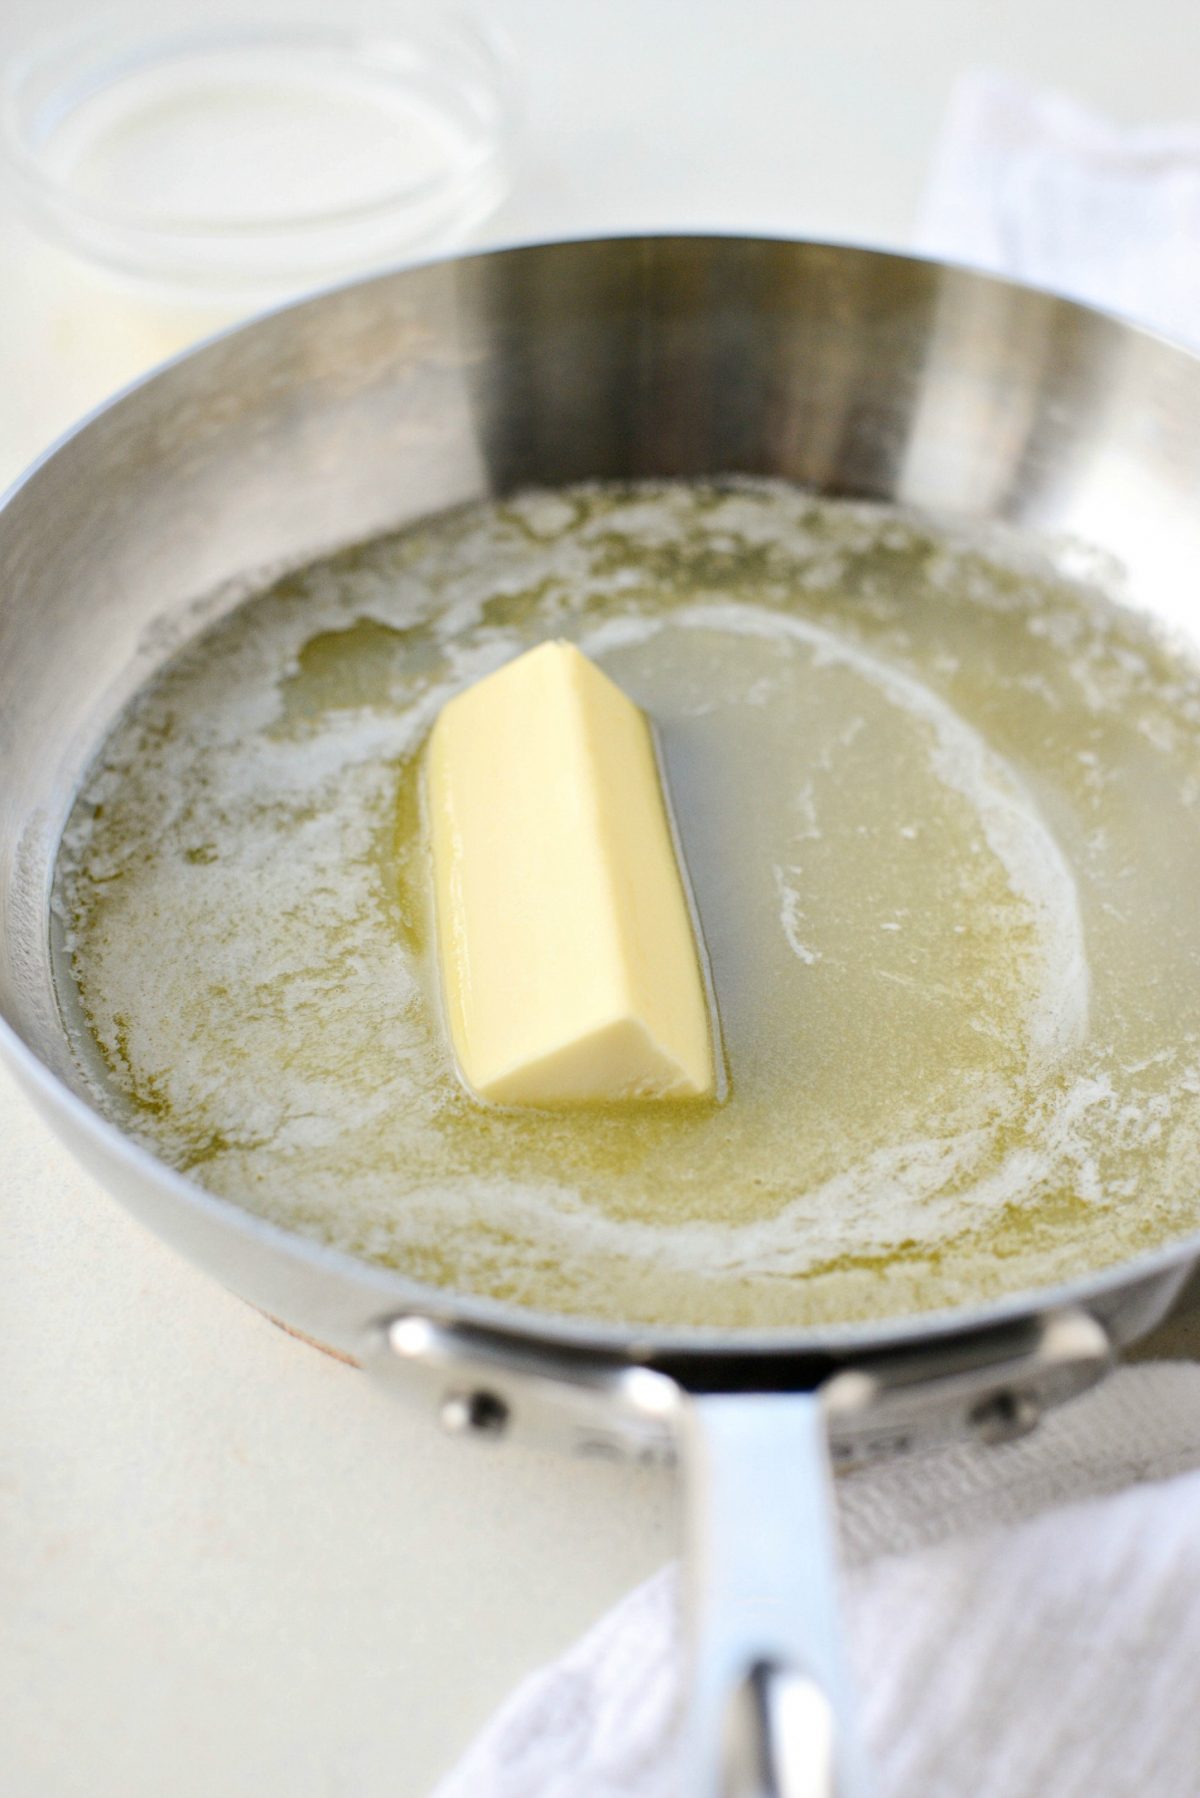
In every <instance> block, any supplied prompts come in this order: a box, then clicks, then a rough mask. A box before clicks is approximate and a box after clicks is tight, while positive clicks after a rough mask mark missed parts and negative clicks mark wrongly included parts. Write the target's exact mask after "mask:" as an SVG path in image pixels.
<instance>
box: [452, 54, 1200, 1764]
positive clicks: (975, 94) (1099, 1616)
mask: <svg viewBox="0 0 1200 1798" xmlns="http://www.w3.org/2000/svg"><path fill="white" fill-rule="evenodd" d="M918 247H919V248H921V249H923V250H926V251H928V252H930V253H932V254H937V255H941V256H947V257H951V258H954V259H956V260H959V261H964V262H970V263H974V264H976V265H978V266H982V267H985V268H988V269H992V270H995V271H997V272H1000V273H1008V274H1012V275H1015V276H1017V277H1019V278H1020V279H1023V280H1027V281H1033V282H1036V283H1040V284H1042V285H1044V286H1047V287H1050V288H1053V289H1055V290H1056V291H1058V292H1062V293H1066V294H1069V295H1071V296H1072V297H1077V298H1081V299H1085V300H1090V301H1093V302H1097V303H1099V304H1102V305H1103V304H1106V305H1109V306H1111V307H1113V308H1115V309H1116V310H1118V311H1121V312H1124V313H1126V314H1128V315H1129V316H1131V317H1134V318H1137V319H1138V320H1140V321H1141V322H1144V323H1147V324H1151V325H1154V326H1157V327H1159V328H1161V329H1163V330H1165V331H1167V332H1168V333H1170V334H1173V335H1176V336H1179V337H1191V338H1192V340H1193V341H1196V342H1200V131H1195V130H1192V129H1190V128H1183V127H1181V128H1177V129H1168V130H1154V131H1129V132H1120V131H1116V130H1114V129H1112V128H1111V127H1110V126H1108V125H1107V124H1105V123H1104V122H1103V121H1102V120H1099V119H1096V118H1094V117H1092V116H1091V115H1090V114H1088V113H1086V112H1085V111H1083V109H1082V108H1080V107H1079V106H1077V105H1075V104H1074V102H1072V101H1070V100H1068V99H1065V98H1061V97H1058V96H1039V95H1033V94H1030V93H1027V92H1026V91H1024V90H1023V89H1021V88H1019V87H1018V86H1016V85H1015V84H1013V83H1011V82H1008V81H1003V80H1000V79H998V78H996V77H992V76H985V75H978V76H971V77H969V78H967V79H966V80H964V81H963V82H961V83H960V84H959V87H958V89H957V90H956V93H955V95H954V98H953V102H952V105H951V109H950V113H949V118H948V121H947V126H946V130H945V133H944V136H943V139H942V142H941V144H940V146H939V149H938V152H937V156H936V161H935V167H934V173H933V177H932V180H931V183H930V187H929V191H928V195H927V199H926V203H925V206H924V209H923V212H922V216H921V220H920V224H919V231H918ZM1197 1468H1200V1368H1193V1367H1191V1366H1189V1365H1184V1364H1177V1363H1163V1364H1160V1365H1157V1366H1147V1367H1136V1368H1128V1369H1126V1370H1123V1371H1122V1372H1121V1373H1119V1374H1117V1375H1116V1376H1115V1377H1114V1378H1113V1379H1111V1380H1110V1381H1109V1382H1108V1383H1107V1384H1106V1385H1105V1386H1104V1387H1103V1388H1101V1389H1100V1390H1099V1391H1098V1392H1096V1393H1094V1394H1091V1395H1089V1396H1088V1397H1087V1398H1085V1399H1082V1400H1080V1401H1079V1402H1078V1403H1077V1404H1075V1405H1072V1406H1069V1407H1068V1408H1067V1409H1066V1410H1064V1411H1062V1412H1060V1413H1058V1414H1056V1415H1055V1416H1053V1417H1051V1418H1049V1419H1048V1420H1047V1421H1046V1423H1045V1424H1043V1426H1042V1428H1041V1429H1040V1430H1039V1431H1038V1433H1037V1434H1036V1435H1035V1436H1033V1437H1031V1438H1029V1439H1027V1440H1026V1441H1023V1442H1019V1443H1014V1444H1012V1445H1011V1446H1009V1447H1007V1448H1000V1449H990V1450H989V1449H983V1448H978V1447H960V1448H956V1449H951V1450H947V1451H944V1452H941V1453H938V1454H930V1455H925V1456H922V1457H919V1458H916V1459H913V1460H911V1461H908V1462H900V1463H897V1464H895V1465H892V1466H883V1467H879V1468H873V1469H869V1470H867V1471H866V1472H864V1473H861V1474H858V1475H854V1476H852V1477H850V1478H848V1479H845V1480H842V1481H839V1482H838V1487H839V1490H838V1500H839V1527H840V1533H841V1539H842V1552H843V1558H844V1561H845V1564H846V1578H845V1595H846V1606H847V1615H848V1628H849V1636H850V1643H851V1652H852V1657H853V1661H854V1665H855V1669H856V1673H857V1680H858V1689H859V1694H860V1704H861V1713H862V1723H863V1728H864V1731H865V1733H866V1736H867V1740H868V1743H869V1746H870V1749H871V1752H872V1754H873V1757H874V1760H875V1765H876V1770H877V1778H878V1787H879V1792H880V1798H1047V1794H1051V1793H1053V1794H1054V1798H1197V1794H1200V1673H1198V1672H1197V1669H1198V1668H1200V1472H1197V1471H1193V1470H1195V1469H1197ZM676 1588H677V1578H676V1573H675V1570H674V1568H667V1569H664V1570H663V1572H662V1573H661V1574H659V1575H658V1576H656V1578H654V1579H652V1580H651V1581H649V1582H648V1583H647V1584H646V1585H644V1586H642V1587H640V1588H639V1589H638V1590H637V1591H636V1592H634V1593H632V1594H631V1595H630V1596H629V1597H628V1598H627V1599H625V1600H624V1601H623V1602H622V1603H621V1604H620V1605H619V1606H618V1607H617V1608H616V1610H614V1611H613V1612H612V1613H611V1614H610V1615H609V1616H608V1617H606V1618H605V1619H604V1620H603V1621H602V1622H601V1623H600V1624H598V1625H597V1626H596V1627H595V1628H594V1629H593V1630H592V1631H591V1632H590V1633H589V1634H588V1635H587V1636H585V1637H584V1638H583V1640H582V1641H581V1642H579V1643H578V1644H577V1645H576V1646H575V1647H574V1648H573V1649H571V1651H570V1652H569V1653H568V1654H566V1655H564V1656H563V1657H562V1659H561V1660H559V1661H558V1662H556V1663H555V1664H554V1665H553V1666H551V1667H549V1668H547V1669H545V1670H544V1671H542V1672H541V1673H538V1674H535V1675H534V1676H532V1677H531V1678H530V1679H528V1680H527V1681H526V1682H525V1683H524V1684H523V1685H522V1686H521V1687H520V1688H519V1689H518V1691H517V1692H516V1693H515V1694H514V1695H513V1697H512V1698H511V1699H510V1700H509V1701H508V1703H507V1704H506V1705H505V1706H504V1708H503V1709H502V1710H501V1712H500V1713H499V1715H498V1716H497V1717H496V1718H495V1719H494V1721H493V1722H492V1723H491V1724H490V1725H489V1727H488V1728H487V1729H486V1730H485V1731H484V1733H483V1735H482V1736H481V1737H480V1738H479V1740H478V1741H477V1742H476V1743H475V1745H474V1746H473V1747H472V1748H471V1749H470V1750H469V1752H468V1753H467V1755H466V1756H465V1758H464V1759H463V1760H462V1761H461V1762H460V1763H459V1765H458V1767H457V1768H456V1769H455V1770H454V1771H453V1772H452V1773H451V1774H450V1775H449V1776H448V1777H447V1778H446V1779H445V1780H444V1781H443V1782H442V1784H441V1785H440V1786H439V1787H438V1790H437V1794H436V1798H685V1795H684V1794H682V1793H681V1792H680V1791H679V1789H678V1779H677V1766H676V1743H675V1741H674V1738H673V1736H672V1733H671V1721H670V1720H671V1718H672V1716H673V1714H674V1700H675V1697H676V1695H677V1692H678V1686H679V1681H680V1679H681V1678H682V1653H681V1645H680V1641H679V1635H678V1629H677V1620H676Z"/></svg>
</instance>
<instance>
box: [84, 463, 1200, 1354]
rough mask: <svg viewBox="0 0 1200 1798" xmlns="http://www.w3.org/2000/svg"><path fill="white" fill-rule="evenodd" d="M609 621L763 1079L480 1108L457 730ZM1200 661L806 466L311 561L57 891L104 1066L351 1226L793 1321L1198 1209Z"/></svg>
mask: <svg viewBox="0 0 1200 1798" xmlns="http://www.w3.org/2000/svg"><path fill="white" fill-rule="evenodd" d="M551 635H555V636H568V637H572V638H574V639H575V640H577V641H578V642H579V643H580V645H581V647H582V648H584V649H585V650H586V652H587V653H588V654H589V655H590V656H592V657H593V658H594V659H595V660H597V661H599V662H600V664H601V665H602V666H603V667H605V668H606V669H607V670H608V672H609V673H610V674H612V676H613V677H614V678H615V679H616V680H617V681H618V682H619V683H620V684H621V686H622V687H623V688H624V689H625V690H626V691H627V692H628V693H629V694H630V695H631V697H633V698H634V699H636V700H637V702H638V703H639V704H640V705H642V706H643V707H645V708H646V710H647V711H649V712H650V713H651V714H652V715H653V717H654V718H655V720H656V723H657V726H658V730H659V735H660V741H661V744H662V750H663V754H664V758H665V761H666V764H667V771H668V777H669V783H670V789H671V792H672V797H673V803H674V806H675V810H676V814H677V822H678V826H679V831H680V835H681V839H682V843H683V847H684V851H685V854H686V858H687V864H688V868H689V873H690V877H691V881H692V884H693V887H694V890H695V896H696V901H697V904H698V908H699V912H700V916H701V918H702V920H703V927H704V934H705V939H706V944H707V948H708V953H709V956H710V959H711V964H712V972H713V979H714V984H715V989H716V996H717V1002H718V1005H719V1007H720V1012H721V1024H722V1035H723V1039H724V1044H725V1050H726V1054H727V1058H728V1065H729V1071H730V1076H731V1092H730V1096H729V1099H728V1101H727V1103H726V1104H724V1105H722V1106H720V1107H714V1108H712V1109H711V1110H702V1111H701V1112H700V1113H697V1111H696V1110H695V1109H694V1108H689V1107H685V1106H681V1107H671V1106H661V1107H652V1108H642V1109H621V1108H612V1109H610V1110H608V1111H599V1112H588V1113H586V1114H584V1113H568V1114H554V1113H542V1114H532V1115H531V1114H527V1113H518V1112H503V1111H497V1110H487V1109H483V1108H480V1107H478V1106H477V1105H475V1104H473V1103H472V1102H471V1101H470V1100H469V1099H468V1098H467V1097H466V1095H465V1094H464V1093H463V1092H462V1090H461V1088H460V1087H459V1086H458V1084H457V1082H456V1080H455V1078H454V1074H453V1070H452V1065H451V1061H450V1057H449V1055H448V1053H447V1050H446V1046H445V1043H444V1041H443V1036H442V1030H441V1025H440V1020H439V1017H438V1008H437V994H436V980H435V977H434V969H433V962H432V955H431V941H430V919H429V870H428V864H427V856H426V845H425V839H424V831H423V827H422V815H421V748H422V744H423V741H424V737H425V735H426V733H427V731H428V728H429V725H430V723H431V722H432V719H433V717H434V716H435V715H436V712H437V710H438V708H439V706H440V705H441V704H442V703H443V701H444V700H445V698H446V697H448V696H449V694H450V693H452V692H453V691H455V690H457V689H458V688H459V687H461V686H462V685H463V684H465V683H466V682H468V681H470V680H473V679H475V678H477V677H478V676H479V675H480V674H482V673H484V672H486V671H487V670H489V669H490V668H492V667H495V666H497V665H498V664H499V663H500V662H502V661H504V660H505V659H507V658H508V657H510V656H512V655H513V654H515V653H517V652H518V651H520V650H521V649H524V648H526V647H528V646H529V645H530V644H532V643H535V642H537V641H539V640H541V639H542V638H545V637H547V636H551ZM1198 747H1200V675H1198V674H1197V671H1196V669H1195V668H1194V667H1193V666H1192V665H1191V664H1190V663H1188V662H1185V661H1184V660H1183V659H1182V658H1180V657H1178V656H1176V655H1174V654H1172V653H1171V652H1169V651H1168V650H1167V649H1166V648H1165V647H1164V646H1163V645H1162V644H1160V643H1159V642H1158V641H1157V640H1156V639H1155V638H1154V637H1153V636H1152V635H1151V634H1150V633H1149V632H1148V630H1147V629H1146V627H1145V626H1143V625H1142V624H1141V623H1139V622H1138V620H1136V619H1135V618H1134V617H1133V616H1132V615H1130V614H1128V613H1126V612H1124V611H1122V610H1121V609H1120V608H1118V607H1117V606H1115V605H1113V604H1111V603H1110V602H1108V601H1107V600H1105V599H1104V598H1103V597H1102V596H1101V595H1099V594H1098V593H1096V592H1093V591H1090V590H1088V589H1087V588H1085V587H1083V586H1080V585H1078V584H1073V583H1072V582H1070V581H1068V580H1067V579H1066V578H1065V577H1063V576H1061V575H1059V574H1057V573H1055V571H1054V570H1053V568H1052V567H1050V566H1049V565H1048V564H1047V565H1044V566H1043V565H1040V564H1039V565H1034V564H1033V562H1032V561H1031V559H1030V557H1029V554H1028V551H1025V552H1024V553H1023V554H1018V553H1017V552H1015V551H1014V550H1013V549H1012V548H1011V547H1010V546H1006V545H1003V544H1000V543H997V542H993V543H991V544H989V545H984V546H981V545H978V544H975V545H972V544H971V543H970V542H967V541H965V540H957V539H955V538H954V537H952V536H951V535H949V534H947V533H946V532H943V531H939V530H936V529H933V528H931V527H930V526H929V525H927V524H924V523H921V522H919V521H916V520H911V519H905V518H903V517H901V516H899V515H897V514H896V513H894V512H891V511H888V510H884V509H874V508H866V507H860V506H848V505H842V504H833V503H818V502H815V501H813V500H812V499H810V498H807V497H805V496H803V495H801V494H799V493H797V492H795V491H793V490H791V489H788V488H786V487H783V486H779V485H773V484H769V483H748V482H736V483H723V484H721V485H708V486H684V485H670V486H654V487H638V488H625V489H618V488H592V489H572V490H567V491H565V492H563V493H558V494H553V495H551V494H530V495H528V496H525V497H524V498H522V499H519V500H516V501H509V502H507V503H505V504H502V505H495V506H480V507H473V508H469V509H467V510H464V511H461V512H458V513H455V514H451V515H447V516H446V517H444V518H441V519H438V520H434V521H432V522H430V523H426V524H424V525H421V526H419V527H416V528H414V529H411V530H409V531H406V532H404V533H402V534H400V535H398V536H395V537H392V538H388V539H383V540H381V541H379V542H377V543H375V544H371V545H368V546H366V547H365V548H359V549H356V550H354V551H353V552H347V553H345V554H343V555H340V556H336V557H333V558H331V559H329V560H327V561H325V562H322V563H320V564H317V565H314V566H313V567H312V568H310V569H308V570H306V571H304V572H303V573H301V574H296V575H291V576H289V577H287V579H286V580H284V581H281V582H280V583H278V584H277V585H276V586H275V587H274V588H272V589H270V590H269V591H267V592H265V593H264V594H262V595H260V596H259V597H258V598H257V599H256V600H253V601H251V602H250V603H249V604H248V605H246V606H244V607H242V608H241V609H239V610H238V611H237V612H236V613H235V614H233V615H232V616H231V617H230V618H228V619H226V620H225V621H224V622H223V623H221V624H220V625H218V626H217V627H215V628H214V629H213V630H212V631H210V632H209V633H208V634H207V635H206V636H204V637H203V638H201V639H200V640H198V641H197V642H196V643H195V644H193V645H192V646H190V647H189V648H188V649H187V650H186V651H185V652H184V653H183V654H182V655H181V656H179V657H178V658H177V659H176V660H175V661H174V662H173V663H172V664H170V665H169V666H168V668H167V669H166V670H165V671H164V672H163V673H162V675H161V676H160V677H159V678H158V679H157V680H156V681H155V682H154V684H153V685H152V686H151V687H150V688H148V689H147V690H146V691H145V692H144V693H143V694H142V695H141V696H140V697H139V699H138V700H137V701H136V702H135V704H134V705H133V706H132V707H131V708H130V709H129V711H128V712H127V713H126V714H125V716H124V717H123V718H122V719H121V721H120V722H119V723H118V725H117V727H116V729H115V730H114V732H113V733H112V735H111V736H110V738H109V740H108V742H107V744H106V745H105V747H104V749H103V751H102V753H101V755H100V757H99V759H98V761H97V763H96V765H95V767H94V769H93V770H92V773H91V774H90V776H89V778H88V780H87V781H86V783H85V785H84V789H83V791H82V793H81V795H80V798H79V801H78V803H77V806H76V808H75V811H74V814H73V816H72V819H71V822H70V824H69V826H68V830H67V832H66V835H65V837H64V846H63V852H62V856H61V859H60V868H59V875H58V881H57V887H56V896H55V904H56V908H57V910H58V912H59V915H60V917H61V919H62V921H63V924H64V931H65V936H66V941H67V945H68V949H69V953H70V965H71V974H72V976H73V979H74V981H75V984H76V986H77V988H78V993H79V997H80V1000H81V1004H82V1010H83V1015H84V1017H85V1019H86V1023H87V1029H88V1031H89V1033H90V1037H89V1040H87V1041H84V1040H80V1041H79V1043H78V1050H79V1055H80V1060H81V1065H83V1066H84V1067H85V1068H88V1067H90V1068H93V1069H94V1068H95V1067H96V1065H97V1051H98V1053H99V1064H100V1065H101V1066H102V1069H103V1073H102V1075H101V1076H100V1077H97V1076H96V1075H94V1074H93V1075H90V1076H89V1078H90V1079H91V1080H92V1083H93V1085H94V1087H95V1092H96V1098H97V1102H98V1103H100V1104H101V1105H102V1106H103V1107H105V1108H106V1109H107V1110H109V1111H110V1112H111V1113H113V1114H114V1115H116V1116H117V1117H118V1118H119V1119H120V1121H121V1122H122V1123H123V1124H124V1126H125V1127H126V1128H128V1129H131V1130H132V1131H134V1132H135V1133H136V1134H137V1135H139V1136H140V1137H141V1138H142V1139H143V1140H145V1141H146V1142H148V1143H149V1145H150V1146H151V1147H152V1148H153V1149H154V1150H155V1152H156V1153H157V1154H159V1155H160V1156H161V1157H162V1158H163V1159H164V1160H166V1161H168V1162H169V1163H171V1164H172V1165H173V1166H175V1167H178V1168H181V1169H183V1170H185V1171H188V1172H190V1173H192V1174H193V1175H194V1177H195V1178H196V1179H198V1180H199V1181H201V1182H202V1183H203V1184H205V1185H207V1186H209V1187H211V1188H213V1189H214V1190H215V1191H218V1192H221V1193H223V1194H225V1195H226V1196H228V1197H230V1198H232V1199H234V1200H236V1201H237V1202H239V1203H242V1204H244V1205H246V1206H248V1207H249V1208H250V1209H252V1210H255V1211H258V1212H260V1213H262V1214H263V1215H266V1216H269V1217H271V1218H273V1219H275V1220H276V1221H278V1222H281V1223H284V1224H286V1225H289V1226H291V1227H293V1228H295V1229H298V1230H301V1231H304V1232H307V1233H309V1234H311V1235H314V1236H316V1237H318V1238H319V1239H321V1240H324V1241H329V1242H334V1243H336V1244H338V1245H339V1246H341V1247H342V1248H345V1249H347V1250H349V1251H350V1252H352V1253H355V1254H358V1255H363V1256H367V1257H370V1258H374V1259H377V1260H380V1261H383V1262H386V1263H389V1264H393V1265H396V1266H400V1267H403V1268H404V1269H405V1270H407V1271H408V1272H410V1273H412V1274H414V1275H416V1276H418V1277H420V1278H424V1279H427V1280H430V1281H433V1282H435V1283H445V1284H451V1285H454V1286H457V1287H465V1288H469V1289H471V1290H474V1291H478V1292H485V1293H489V1294H492V1295H494V1296H497V1297H501V1298H508V1299H513V1300H516V1301H518V1302H522V1303H527V1304H532V1305H537V1306H539V1307H541V1308H544V1309H549V1310H559V1311H566V1312H583V1313H590V1314H602V1315H607V1316H613V1317H620V1318H626V1319H641V1320H646V1321H661V1322H684V1323H706V1324H714V1325H733V1326H736V1325H743V1324H755V1325H770V1324H782V1323H800V1322H810V1321H817V1320H825V1319H838V1318H855V1317H864V1316H883V1315H890V1314H894V1313H897V1312H901V1311H907V1310H914V1309H920V1308H926V1307H932V1306H940V1305H944V1304H949V1303H955V1302H961V1301H964V1300H971V1299H979V1298H983V1297H986V1296H991V1295H994V1294H996V1293H999V1292H1001V1291H1004V1290H1011V1289H1014V1288H1019V1287H1026V1286H1030V1285H1033V1284H1036V1283H1040V1282H1044V1281H1047V1280H1051V1279H1056V1278H1060V1277H1065V1276H1067V1275H1069V1274H1071V1273H1074V1272H1079V1271H1082V1270H1083V1269H1085V1268H1088V1267H1091V1266H1098V1265H1101V1264H1103V1263H1105V1262H1108V1261H1112V1260H1115V1259H1118V1258H1120V1257H1121V1256H1123V1255H1126V1254H1129V1253H1131V1252H1133V1251H1134V1250H1136V1249H1138V1248H1142V1247H1147V1246H1150V1245H1151V1244H1154V1243H1157V1242H1161V1241H1163V1240H1166V1239H1168V1238H1169V1237H1170V1236H1171V1235H1173V1234H1176V1233H1178V1232H1180V1231H1182V1230H1184V1229H1188V1228H1192V1227H1195V1224H1196V1222H1197V1213H1198V1212H1200V1203H1198V1200H1197V1195H1198V1194H1200V1040H1198V1031H1197V1018H1196V1006H1195V1003H1194V1000H1193V998H1192V995H1193V994H1194V993H1195V992H1196V991H1197V977H1198V975H1200V916H1198V908H1197V907H1196V905H1195V902H1194V894H1195V892H1196V890H1197V883H1198V882H1200V816H1198V813H1197V807H1198V805H1200V759H1198V757H1197V748H1198Z"/></svg>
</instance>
